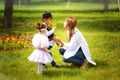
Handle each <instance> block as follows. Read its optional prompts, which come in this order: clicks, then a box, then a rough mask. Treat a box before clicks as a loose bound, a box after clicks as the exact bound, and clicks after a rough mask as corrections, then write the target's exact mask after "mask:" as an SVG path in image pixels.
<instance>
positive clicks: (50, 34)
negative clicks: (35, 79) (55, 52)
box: [42, 12, 63, 68]
mask: <svg viewBox="0 0 120 80" xmlns="http://www.w3.org/2000/svg"><path fill="white" fill-rule="evenodd" d="M42 19H43V24H45V25H46V27H47V30H46V35H47V36H48V38H49V47H48V49H49V50H50V49H51V48H52V47H53V45H54V41H55V42H56V44H57V45H58V46H62V45H63V42H62V41H61V40H60V39H59V38H57V37H56V35H55V34H54V29H51V27H50V24H51V20H52V14H51V13H50V12H45V13H43V15H42ZM50 54H51V56H52V53H50ZM51 65H52V67H55V68H59V66H58V65H57V64H56V62H55V61H54V60H53V61H52V62H51Z"/></svg>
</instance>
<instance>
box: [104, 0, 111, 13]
mask: <svg viewBox="0 0 120 80" xmlns="http://www.w3.org/2000/svg"><path fill="white" fill-rule="evenodd" d="M109 1H110V0H103V3H104V10H105V11H107V10H108V8H109Z"/></svg>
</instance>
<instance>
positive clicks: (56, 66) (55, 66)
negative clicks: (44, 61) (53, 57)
mask: <svg viewBox="0 0 120 80" xmlns="http://www.w3.org/2000/svg"><path fill="white" fill-rule="evenodd" d="M52 67H54V68H59V67H60V66H58V65H57V64H55V65H52Z"/></svg>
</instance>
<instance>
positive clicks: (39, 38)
mask: <svg viewBox="0 0 120 80" xmlns="http://www.w3.org/2000/svg"><path fill="white" fill-rule="evenodd" d="M37 29H38V34H35V35H34V37H33V39H32V44H33V46H34V47H35V48H36V49H35V50H34V51H33V52H32V54H31V55H30V56H29V57H28V59H29V61H31V62H37V63H38V74H40V73H42V67H43V64H47V63H50V62H51V61H52V60H53V59H52V57H51V55H50V54H49V53H50V50H48V49H47V47H48V46H49V40H48V38H47V36H46V26H45V25H44V24H40V23H38V24H37Z"/></svg>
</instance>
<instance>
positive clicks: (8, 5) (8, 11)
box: [3, 0, 14, 28]
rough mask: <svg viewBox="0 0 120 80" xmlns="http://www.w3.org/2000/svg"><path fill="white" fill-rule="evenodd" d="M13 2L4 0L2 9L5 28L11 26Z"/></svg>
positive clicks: (12, 0)
mask: <svg viewBox="0 0 120 80" xmlns="http://www.w3.org/2000/svg"><path fill="white" fill-rule="evenodd" d="M13 2H14V0H5V9H4V18H3V27H5V28H10V27H12V20H13Z"/></svg>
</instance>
